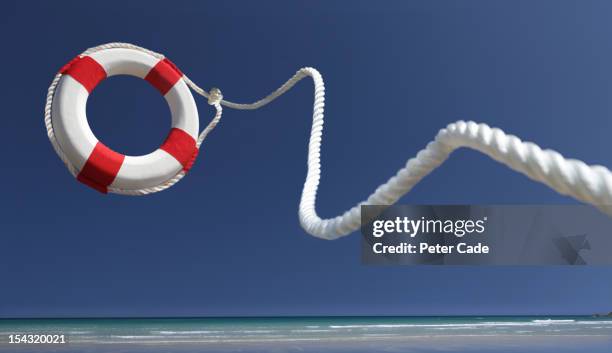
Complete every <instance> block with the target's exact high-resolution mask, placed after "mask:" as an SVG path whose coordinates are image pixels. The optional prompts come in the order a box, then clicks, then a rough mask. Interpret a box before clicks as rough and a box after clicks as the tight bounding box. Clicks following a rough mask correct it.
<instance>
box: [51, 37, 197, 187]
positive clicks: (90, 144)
mask: <svg viewBox="0 0 612 353" xmlns="http://www.w3.org/2000/svg"><path fill="white" fill-rule="evenodd" d="M114 75H130V76H136V77H139V78H142V79H144V80H145V81H147V82H149V83H150V84H151V85H153V87H155V88H156V89H157V90H158V91H159V92H160V93H161V94H162V95H163V96H164V98H165V99H166V102H167V103H168V105H169V106H170V111H171V114H172V129H171V130H170V133H169V134H168V136H167V138H166V139H165V141H163V143H162V144H161V146H160V147H159V148H158V149H157V150H155V151H154V152H152V153H149V154H147V155H142V156H126V155H123V154H121V153H118V152H115V151H113V150H112V149H110V148H109V147H107V146H105V145H104V144H103V143H102V142H100V141H99V140H98V139H97V138H96V136H95V135H94V133H93V132H92V131H91V128H90V127H89V124H88V122H87V115H86V112H85V111H86V105H87V98H88V97H89V94H91V92H92V91H93V90H94V88H95V87H96V85H98V84H99V83H100V82H101V81H102V80H104V79H105V78H107V77H110V76H114ZM58 76H59V80H58V81H57V86H56V88H55V92H54V93H53V95H52V103H51V119H50V120H51V125H52V131H53V134H54V136H51V135H50V138H51V137H54V139H55V142H56V144H57V146H56V150H57V152H58V154H60V157H62V158H63V159H64V162H66V164H67V165H71V166H72V168H70V166H69V169H71V171H72V172H73V174H75V176H76V178H77V180H79V181H81V182H82V183H84V184H86V185H88V186H90V187H92V188H94V189H96V190H98V191H101V192H103V193H107V192H109V191H110V192H113V191H115V190H121V191H124V192H130V191H137V190H144V189H147V188H154V187H157V186H159V185H163V184H164V183H166V182H168V181H169V180H172V179H173V178H176V177H177V175H180V176H181V177H182V175H184V173H186V172H187V171H188V170H189V168H190V167H191V166H192V164H193V162H194V161H195V158H196V156H197V153H198V148H197V146H196V141H197V139H198V128H199V126H198V125H199V118H198V109H197V106H196V104H195V101H194V99H193V96H192V94H191V91H190V90H189V87H188V86H187V84H186V83H185V80H184V79H183V78H184V75H183V73H182V72H181V71H180V70H179V69H178V68H177V67H176V66H175V65H174V64H173V63H172V62H171V61H170V60H168V59H166V58H164V57H161V56H156V55H154V53H150V52H146V51H143V50H137V49H133V48H107V49H106V48H105V49H101V50H99V51H95V52H92V53H89V54H87V55H79V56H77V57H76V58H75V59H73V60H72V61H70V62H69V63H68V64H66V65H65V66H64V67H62V69H61V70H60V72H59V74H58ZM52 142H53V140H52ZM62 154H63V156H62Z"/></svg>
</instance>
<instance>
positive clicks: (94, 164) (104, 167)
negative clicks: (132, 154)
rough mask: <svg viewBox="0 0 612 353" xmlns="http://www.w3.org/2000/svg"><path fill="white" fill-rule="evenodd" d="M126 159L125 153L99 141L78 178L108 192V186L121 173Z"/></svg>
mask: <svg viewBox="0 0 612 353" xmlns="http://www.w3.org/2000/svg"><path fill="white" fill-rule="evenodd" d="M124 159H125V156H124V155H122V154H121V153H117V152H115V151H113V150H111V149H110V148H108V147H106V146H105V145H104V144H103V143H102V142H99V141H98V143H97V144H96V147H94V149H93V151H92V152H91V154H90V155H89V158H88V159H87V162H85V165H84V166H83V168H82V169H81V172H80V173H79V175H77V180H78V181H80V182H82V183H83V184H85V185H87V186H90V187H92V188H94V189H96V190H98V191H100V192H102V193H105V194H106V193H107V192H108V186H109V185H110V184H112V183H113V181H114V180H115V177H116V176H117V173H119V169H120V168H121V165H122V164H123V160H124Z"/></svg>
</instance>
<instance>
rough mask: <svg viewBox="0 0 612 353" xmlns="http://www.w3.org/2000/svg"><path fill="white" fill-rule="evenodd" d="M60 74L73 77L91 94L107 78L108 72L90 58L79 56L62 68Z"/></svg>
mask: <svg viewBox="0 0 612 353" xmlns="http://www.w3.org/2000/svg"><path fill="white" fill-rule="evenodd" d="M60 73H61V74H64V75H70V76H72V78H74V79H75V80H77V81H78V82H79V83H80V84H81V85H83V87H85V89H86V90H87V92H89V93H91V91H93V89H94V88H95V87H96V86H97V85H98V83H100V81H102V80H104V79H105V78H106V71H104V68H103V67H102V65H100V64H98V62H97V61H95V60H94V59H92V58H90V57H89V56H83V57H78V56H77V57H76V58H74V59H72V61H70V62H69V63H68V64H66V65H65V66H64V67H62V69H61V70H60Z"/></svg>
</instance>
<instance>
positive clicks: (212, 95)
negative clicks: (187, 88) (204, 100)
mask: <svg viewBox="0 0 612 353" xmlns="http://www.w3.org/2000/svg"><path fill="white" fill-rule="evenodd" d="M222 100H223V94H221V90H220V89H218V88H216V87H214V88H211V89H210V92H209V93H208V104H210V105H217V104H219V103H221V101H222Z"/></svg>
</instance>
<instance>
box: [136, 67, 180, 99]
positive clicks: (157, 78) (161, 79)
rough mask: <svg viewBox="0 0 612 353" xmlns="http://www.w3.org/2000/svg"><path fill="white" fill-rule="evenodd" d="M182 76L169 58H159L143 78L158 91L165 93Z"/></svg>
mask: <svg viewBox="0 0 612 353" xmlns="http://www.w3.org/2000/svg"><path fill="white" fill-rule="evenodd" d="M181 77H183V73H182V72H181V70H179V69H178V68H177V67H176V65H174V64H173V63H172V62H171V61H170V60H168V59H163V60H160V61H159V62H158V63H157V64H156V65H155V66H154V67H153V68H152V69H151V71H149V73H148V74H147V76H146V77H145V78H144V79H145V80H147V81H148V82H149V83H150V84H151V85H152V86H153V87H155V88H157V90H158V91H159V93H161V94H162V96H163V95H166V93H168V91H169V90H170V89H171V88H172V87H173V86H174V84H175V83H176V82H177V81H178V80H180V79H181Z"/></svg>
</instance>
